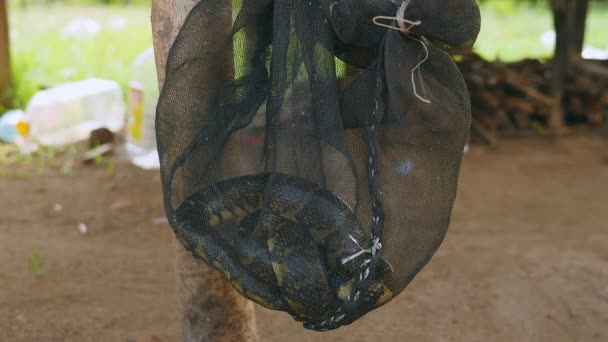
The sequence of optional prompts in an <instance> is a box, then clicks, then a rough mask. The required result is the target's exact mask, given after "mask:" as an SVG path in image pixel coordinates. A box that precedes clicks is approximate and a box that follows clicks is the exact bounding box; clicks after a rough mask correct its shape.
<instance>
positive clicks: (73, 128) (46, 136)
mask: <svg viewBox="0 0 608 342" xmlns="http://www.w3.org/2000/svg"><path fill="white" fill-rule="evenodd" d="M24 120H25V121H26V122H27V123H28V124H29V126H30V133H29V135H30V136H31V137H32V138H33V139H34V140H35V141H36V142H38V143H40V144H42V145H50V146H61V145H67V144H70V143H73V142H76V141H80V140H84V139H87V138H88V137H89V134H90V132H91V131H92V130H95V129H97V128H101V127H105V128H107V129H109V130H111V131H119V130H121V129H122V128H123V127H124V121H125V105H124V101H123V95H122V90H121V88H120V85H119V84H118V83H116V82H114V81H108V80H101V79H95V78H91V79H87V80H83V81H78V82H71V83H66V84H62V85H59V86H56V87H53V88H49V89H46V90H43V91H40V92H38V93H36V94H35V95H34V96H33V97H32V99H31V100H30V102H29V103H28V105H27V108H26V110H25V115H24Z"/></svg>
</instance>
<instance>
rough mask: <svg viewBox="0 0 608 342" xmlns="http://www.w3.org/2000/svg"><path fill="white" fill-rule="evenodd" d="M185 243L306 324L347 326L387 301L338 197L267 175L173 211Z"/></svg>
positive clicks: (386, 266) (379, 264) (201, 195)
mask: <svg viewBox="0 0 608 342" xmlns="http://www.w3.org/2000/svg"><path fill="white" fill-rule="evenodd" d="M172 226H173V227H174V231H175V235H176V236H177V238H178V240H179V241H180V242H181V243H182V245H183V246H184V247H185V248H186V249H187V250H188V251H190V252H191V253H192V255H193V256H194V257H195V258H197V259H201V260H203V261H204V262H206V263H207V264H210V265H212V266H213V267H214V268H216V269H218V270H219V271H221V272H222V273H223V274H224V275H225V277H226V278H227V279H228V280H229V282H230V283H231V284H232V286H233V287H234V288H235V289H236V290H237V291H238V292H239V293H240V294H242V295H243V296H245V297H246V298H248V299H250V300H252V301H254V302H256V303H258V304H260V305H262V306H263V307H266V308H268V309H273V310H281V311H285V312H288V313H289V314H290V315H291V316H292V317H293V318H294V319H295V320H297V321H300V322H303V324H304V327H305V328H309V329H313V330H321V331H324V330H330V329H335V328H337V327H339V326H341V325H345V324H349V323H351V322H353V321H354V320H356V319H357V318H358V317H360V316H362V315H363V314H365V313H366V312H368V311H371V310H372V309H374V308H376V307H378V306H380V305H382V304H384V303H386V302H388V301H389V300H390V299H392V298H393V291H391V289H390V286H389V280H390V276H391V274H392V266H391V265H390V263H389V262H388V261H387V260H386V259H384V258H383V257H379V256H376V255H375V252H371V250H372V249H370V248H368V249H365V248H363V247H362V246H370V245H372V244H373V241H372V237H371V236H370V235H369V234H368V233H366V232H365V230H364V229H363V228H362V225H361V223H360V222H359V220H358V218H357V217H356V215H355V214H354V213H353V211H352V210H351V209H350V208H349V206H348V205H347V204H346V203H345V202H344V201H343V200H342V199H341V198H340V197H338V196H337V195H336V194H334V193H333V192H331V191H330V190H327V189H325V188H322V187H320V186H319V185H317V184H315V183H314V182H311V181H308V180H305V179H303V178H300V177H297V176H293V175H288V174H283V173H274V172H262V173H259V174H253V175H245V176H240V177H235V178H230V179H227V180H224V181H220V182H217V183H214V184H211V185H208V186H205V187H203V188H202V189H200V190H198V191H195V192H194V193H192V194H190V195H189V196H188V197H187V198H186V199H185V200H184V201H182V202H181V203H180V204H179V205H178V206H177V208H176V209H175V210H174V213H173V225H172Z"/></svg>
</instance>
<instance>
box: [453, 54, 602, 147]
mask: <svg viewBox="0 0 608 342" xmlns="http://www.w3.org/2000/svg"><path fill="white" fill-rule="evenodd" d="M455 59H456V61H457V64H458V67H459V68H460V70H461V71H462V73H463V76H464V78H465V81H466V83H467V86H468V88H469V92H470V94H471V105H472V109H473V122H472V127H471V138H472V139H473V140H475V141H476V142H482V143H487V144H490V145H493V144H495V143H496V137H497V136H498V135H509V134H511V133H516V132H521V131H531V132H534V131H536V132H542V131H545V130H546V129H547V122H548V118H549V115H550V110H551V104H552V98H551V61H547V62H541V61H539V60H533V59H526V60H522V61H518V62H515V63H502V62H488V61H486V60H484V59H483V58H481V57H480V56H479V55H477V54H474V53H469V54H466V55H459V56H455ZM570 69H571V70H570V71H571V72H570V75H569V76H568V78H567V82H566V87H565V89H564V98H563V108H564V122H565V123H566V125H577V124H587V125H592V126H597V125H600V124H602V123H603V122H605V121H606V116H607V114H608V62H607V61H589V60H585V61H578V62H576V64H573V65H572V67H571V68H570Z"/></svg>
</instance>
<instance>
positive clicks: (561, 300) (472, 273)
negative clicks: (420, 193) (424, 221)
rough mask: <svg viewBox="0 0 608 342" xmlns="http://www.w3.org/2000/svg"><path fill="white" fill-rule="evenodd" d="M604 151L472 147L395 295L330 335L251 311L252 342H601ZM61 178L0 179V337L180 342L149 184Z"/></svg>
mask: <svg viewBox="0 0 608 342" xmlns="http://www.w3.org/2000/svg"><path fill="white" fill-rule="evenodd" d="M607 147H608V141H606V140H601V139H599V138H592V137H579V138H570V139H567V140H562V141H560V142H559V143H551V142H547V141H539V140H519V141H505V142H502V143H501V146H500V148H499V149H497V150H492V151H490V150H486V149H483V148H476V149H473V150H472V151H471V152H470V153H469V154H467V155H466V157H465V163H464V168H463V171H462V174H461V179H460V188H459V193H458V200H457V203H456V207H455V209H454V216H453V223H452V225H451V227H450V230H449V232H448V235H447V238H446V240H445V242H444V244H443V245H442V247H441V248H440V249H439V251H438V253H437V254H436V255H435V257H434V258H433V259H432V261H431V262H430V264H429V265H428V266H427V267H426V268H425V269H424V270H423V271H422V272H421V273H420V274H419V275H418V277H417V278H416V279H415V280H414V281H413V282H412V284H411V285H410V286H409V287H408V288H407V289H406V291H405V292H403V293H402V294H401V295H400V296H399V297H398V298H397V299H395V300H393V301H392V302H391V303H389V304H387V305H386V306H384V307H382V308H380V309H378V310H376V311H374V312H372V313H370V314H368V315H367V316H366V317H364V318H363V319H361V320H360V321H358V322H356V323H355V324H353V325H351V326H348V327H345V328H341V329H339V330H337V331H335V332H329V333H316V332H311V331H307V330H304V329H303V328H301V327H300V325H299V324H297V323H295V322H293V321H292V320H291V318H290V317H288V316H287V315H286V314H283V313H279V312H271V311H268V310H265V309H262V308H260V309H259V310H258V329H259V332H260V337H261V338H260V340H261V341H288V340H289V341H608V191H607V190H608V148H607ZM5 171H6V170H5ZM74 171H75V174H74V175H73V176H71V177H66V176H62V175H60V174H59V173H58V172H42V174H38V172H32V173H31V174H29V175H28V174H25V175H24V174H19V176H10V175H6V174H10V172H9V173H7V172H5V176H4V177H2V178H0V189H2V190H1V191H0V213H1V214H0V261H1V262H0V341H179V340H180V333H179V325H178V319H177V311H176V299H175V289H174V274H173V245H172V239H171V234H172V233H171V232H170V229H169V227H168V226H167V225H166V224H164V223H160V224H159V223H158V222H156V223H155V218H158V217H162V216H163V210H162V205H161V194H160V181H159V179H158V176H157V175H156V173H154V172H149V171H141V170H138V169H135V168H133V167H131V166H129V165H126V164H124V163H119V164H118V166H117V167H116V170H115V172H114V174H113V175H110V174H109V172H108V170H107V168H103V167H94V166H88V167H86V166H78V167H76V169H75V170H74ZM79 223H85V224H86V225H87V227H88V231H87V234H84V235H83V234H81V233H80V232H79V230H78V224H79Z"/></svg>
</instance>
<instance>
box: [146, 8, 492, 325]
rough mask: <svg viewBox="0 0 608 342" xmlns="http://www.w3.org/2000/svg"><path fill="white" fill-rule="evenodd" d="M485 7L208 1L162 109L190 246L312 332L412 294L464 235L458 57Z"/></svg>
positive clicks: (171, 202) (174, 195)
mask: <svg viewBox="0 0 608 342" xmlns="http://www.w3.org/2000/svg"><path fill="white" fill-rule="evenodd" d="M479 25H480V16H479V10H478V8H477V5H476V3H475V1H474V0H442V1H440V0H409V1H405V2H403V1H394V2H392V1H390V0H340V1H326V0H282V1H271V0H235V1H226V0H203V1H201V2H200V3H199V4H198V5H197V6H196V7H194V9H193V10H192V12H191V13H190V14H189V16H188V18H187V19H186V21H185V23H184V25H183V27H182V29H181V31H180V33H179V35H178V37H177V38H176V40H175V42H174V44H173V46H172V48H171V50H170V52H169V57H168V62H167V66H166V80H165V84H164V86H163V89H162V92H161V96H160V100H159V104H158V111H157V122H156V129H157V139H158V150H159V154H160V160H161V173H162V179H163V186H164V198H165V207H166V210H167V215H168V218H169V221H170V223H171V225H172V227H173V229H174V231H175V234H176V236H177V237H178V239H179V240H180V241H181V242H182V243H183V245H184V247H185V248H187V249H188V250H189V251H191V252H192V254H193V255H194V257H196V258H200V259H202V260H204V261H206V262H207V263H209V264H211V265H213V266H214V267H216V268H217V269H219V270H221V271H222V272H223V273H224V274H225V276H226V277H227V278H228V280H229V281H230V282H231V283H232V285H233V286H234V287H235V289H236V290H238V291H239V292H240V293H241V294H242V295H244V296H246V297H247V298H249V299H251V300H253V301H255V302H257V303H259V304H261V305H263V306H265V307H267V308H271V309H277V310H283V311H286V312H288V313H289V314H291V315H292V316H293V317H294V318H295V319H296V320H298V321H302V322H303V323H304V326H305V327H306V328H309V329H315V330H330V329H335V328H337V327H340V326H342V325H345V324H349V323H351V322H353V321H355V320H356V319H357V318H359V317H361V316H363V315H364V314H365V313H367V312H369V311H371V310H373V309H374V308H377V307H379V306H381V305H383V304H385V303H387V302H388V301H390V300H391V299H392V298H394V297H395V296H396V295H397V294H399V293H400V292H401V291H402V290H403V289H404V288H405V287H406V286H407V284H408V283H409V282H410V281H411V280H412V279H413V277H414V276H415V275H416V274H417V273H418V272H419V271H420V269H421V268H422V267H423V266H424V265H425V264H426V263H427V262H428V261H429V260H430V258H431V256H432V255H433V254H434V252H435V251H436V250H437V248H438V247H439V245H440V244H441V242H442V240H443V238H444V235H445V233H446V230H447V227H448V224H449V221H450V214H451V210H452V206H453V203H454V198H455V194H456V183H457V178H458V173H459V170H460V163H461V160H462V153H463V147H464V144H465V140H466V138H467V135H468V132H469V124H470V101H469V96H468V93H467V89H466V86H465V83H464V81H463V78H462V76H461V74H460V73H459V71H458V69H457V67H456V66H455V64H454V62H453V60H452V58H451V57H450V55H449V54H448V52H446V50H448V49H461V48H468V47H470V46H472V44H473V43H474V41H475V39H476V37H477V34H478V31H479Z"/></svg>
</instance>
